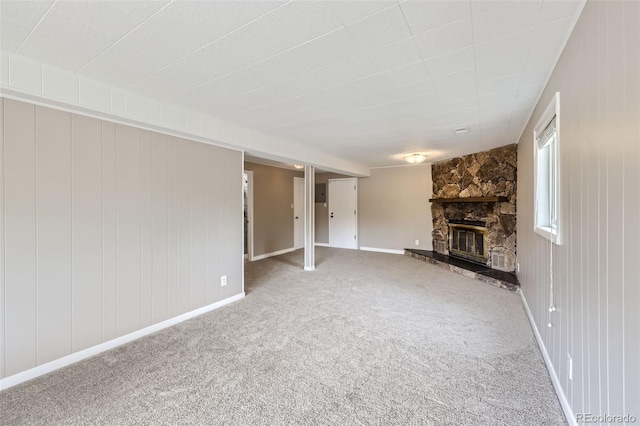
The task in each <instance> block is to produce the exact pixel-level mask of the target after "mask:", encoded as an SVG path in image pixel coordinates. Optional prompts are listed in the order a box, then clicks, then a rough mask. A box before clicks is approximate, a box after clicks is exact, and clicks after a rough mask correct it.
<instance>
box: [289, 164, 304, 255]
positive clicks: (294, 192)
mask: <svg viewBox="0 0 640 426" xmlns="http://www.w3.org/2000/svg"><path fill="white" fill-rule="evenodd" d="M296 182H301V183H302V199H301V200H298V203H300V204H301V205H300V206H298V207H299V209H300V210H302V214H301V215H300V219H302V220H301V222H300V223H302V229H301V232H302V234H301V237H302V245H301V246H299V247H298V246H296V235H297V232H296V229H297V227H296ZM305 196H306V194H305V191H304V178H301V177H295V176H294V178H293V212H292V215H291V218H292V220H293V249H294V250H298V249H301V248H304V220H305V216H304V197H305Z"/></svg>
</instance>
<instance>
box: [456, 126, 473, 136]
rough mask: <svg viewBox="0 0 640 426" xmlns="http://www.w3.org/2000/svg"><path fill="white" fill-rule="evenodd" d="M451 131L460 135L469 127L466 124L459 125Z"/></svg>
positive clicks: (466, 131) (467, 130)
mask: <svg viewBox="0 0 640 426" xmlns="http://www.w3.org/2000/svg"><path fill="white" fill-rule="evenodd" d="M453 132H454V133H455V134H456V135H461V134H463V133H469V128H468V127H467V126H461V127H454V128H453Z"/></svg>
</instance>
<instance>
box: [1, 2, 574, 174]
mask: <svg viewBox="0 0 640 426" xmlns="http://www.w3.org/2000/svg"><path fill="white" fill-rule="evenodd" d="M579 6H581V1H580V0H571V1H559V0H545V1H540V0H535V1H534V0H532V1H528V0H520V1H479V0H471V1H427V0H420V1H412V0H407V1H395V0H393V1H391V0H377V1H319V0H318V1H288V2H287V1H262V0H261V1H177V0H175V1H73V2H72V1H62V0H58V1H51V0H49V1H7V0H2V2H1V3H0V7H1V9H0V14H1V18H2V19H1V33H0V35H1V48H2V50H4V51H5V52H7V53H11V54H17V55H20V56H24V57H27V58H30V59H33V60H36V61H39V62H43V63H45V64H48V65H51V66H54V67H57V68H60V69H63V70H67V71H71V72H74V73H77V74H78V75H81V76H85V77H88V78H92V79H95V80H98V81H101V82H103V83H105V84H108V85H111V86H116V87H120V88H124V89H126V90H129V91H132V92H137V93H140V94H142V95H146V96H150V97H152V98H155V99H157V100H160V101H163V102H171V103H175V104H177V105H181V106H183V107H186V108H190V109H194V110H197V111H201V112H203V113H207V114H210V115H214V116H219V117H222V118H224V119H226V120H228V121H231V122H234V123H237V124H239V125H241V126H245V127H249V128H253V129H256V130H259V131H262V132H264V133H267V134H271V135H274V136H277V137H280V138H283V139H287V140H290V141H292V142H295V143H298V144H303V145H307V146H312V147H315V148H317V149H321V150H324V151H326V152H329V153H331V154H334V155H338V156H340V157H343V158H346V159H349V160H353V161H357V162H359V163H363V164H366V165H369V166H386V165H395V164H400V163H401V162H402V154H403V153H407V152H410V151H423V152H427V153H429V155H430V160H431V161H437V160H440V159H444V158H448V157H453V156H457V155H461V154H466V153H470V152H475V151H480V150H484V149H488V148H492V147H496V146H501V145H505V144H509V143H515V142H517V140H518V137H519V136H520V133H521V132H522V129H523V127H524V125H525V124H526V121H527V120H528V117H529V115H530V113H531V111H532V109H533V106H534V104H535V102H536V100H537V98H538V96H539V94H540V93H541V91H542V89H543V86H544V84H545V83H546V79H547V78H548V76H549V74H550V71H551V69H552V67H553V65H554V63H555V61H556V59H557V58H558V55H559V53H560V51H561V50H562V48H563V46H564V43H565V41H566V39H567V37H568V34H569V33H570V31H571V29H572V25H573V23H574V22H575V18H576V14H577V13H579V12H580V11H581V9H582V8H581V7H579ZM459 126H468V127H469V129H470V132H469V133H467V134H463V135H457V134H455V133H454V132H453V128H454V127H459Z"/></svg>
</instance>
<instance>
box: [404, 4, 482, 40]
mask: <svg viewBox="0 0 640 426" xmlns="http://www.w3.org/2000/svg"><path fill="white" fill-rule="evenodd" d="M400 7H401V8H402V11H403V13H404V16H405V18H406V19H407V22H408V23H409V28H411V32H412V33H413V35H418V34H422V33H424V32H426V31H430V30H433V29H435V28H438V27H441V26H443V25H447V24H450V23H452V22H455V21H459V20H461V19H465V18H470V17H471V7H470V4H469V2H468V1H424V0H407V1H404V2H402V3H400Z"/></svg>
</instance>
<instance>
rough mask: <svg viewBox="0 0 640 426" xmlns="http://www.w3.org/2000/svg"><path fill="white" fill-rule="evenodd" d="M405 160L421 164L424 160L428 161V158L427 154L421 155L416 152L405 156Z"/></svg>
mask: <svg viewBox="0 0 640 426" xmlns="http://www.w3.org/2000/svg"><path fill="white" fill-rule="evenodd" d="M404 159H405V160H407V163H411V164H420V163H422V162H423V161H424V160H426V159H427V156H426V154H421V153H419V152H414V153H413V154H407V155H405V156H404Z"/></svg>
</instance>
